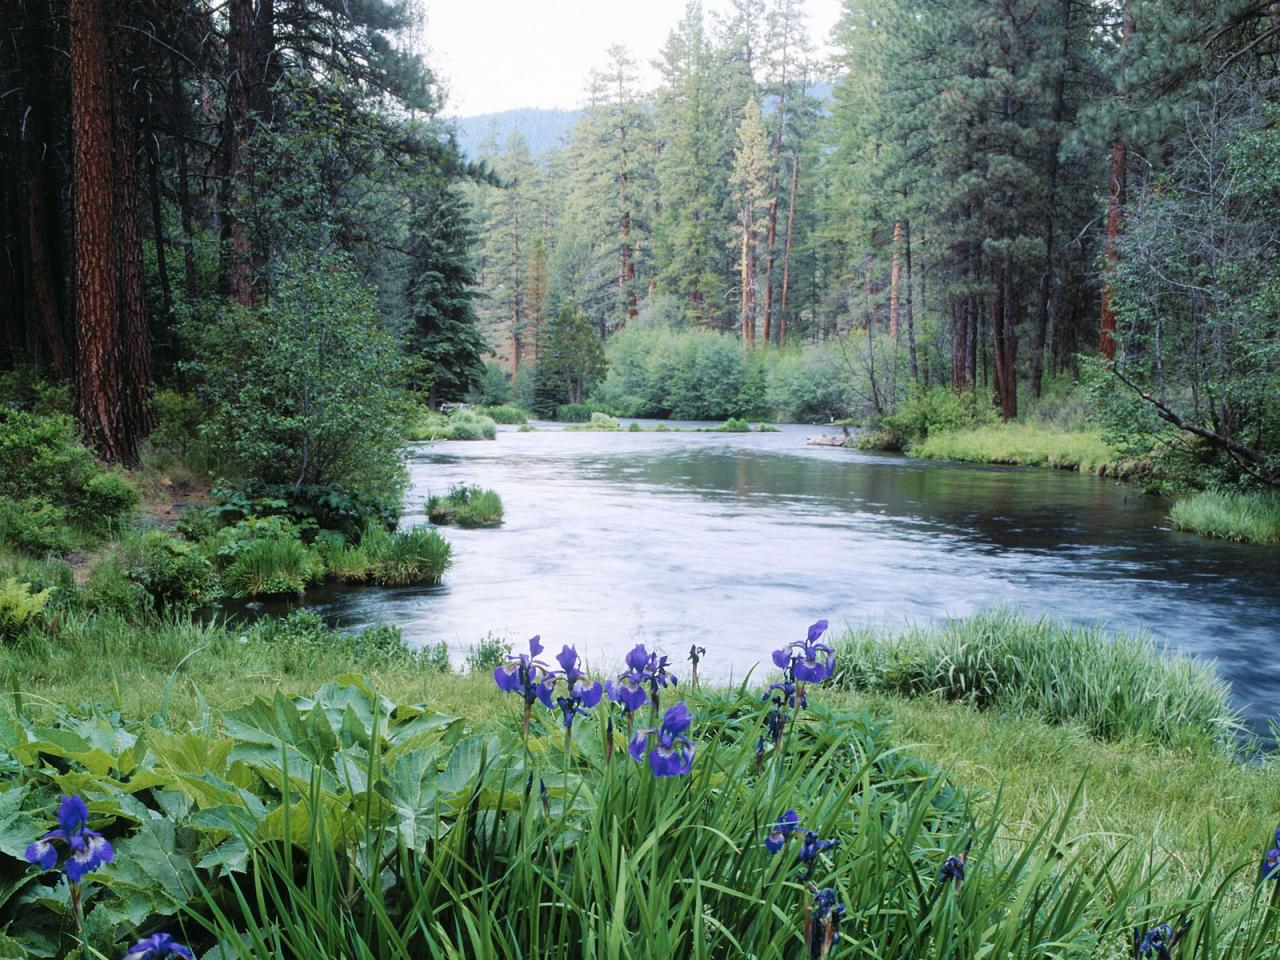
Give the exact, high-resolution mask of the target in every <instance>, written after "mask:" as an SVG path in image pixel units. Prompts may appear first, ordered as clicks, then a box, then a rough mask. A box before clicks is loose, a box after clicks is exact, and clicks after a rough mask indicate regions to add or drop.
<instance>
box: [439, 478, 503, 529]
mask: <svg viewBox="0 0 1280 960" xmlns="http://www.w3.org/2000/svg"><path fill="white" fill-rule="evenodd" d="M427 519H428V520H430V521H431V522H432V523H435V524H449V523H456V524H457V525H458V526H460V527H495V526H497V525H498V524H500V523H502V498H501V497H499V496H498V494H497V493H495V492H494V491H492V490H482V489H481V488H480V487H477V486H468V485H467V484H458V485H456V486H454V487H451V488H450V489H449V492H448V494H446V495H445V496H432V497H429V498H428V499H427Z"/></svg>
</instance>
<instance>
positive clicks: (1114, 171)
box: [1098, 3, 1133, 360]
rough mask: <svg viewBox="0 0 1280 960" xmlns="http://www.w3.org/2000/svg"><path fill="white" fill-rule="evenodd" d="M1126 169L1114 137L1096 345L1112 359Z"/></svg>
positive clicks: (1128, 30)
mask: <svg viewBox="0 0 1280 960" xmlns="http://www.w3.org/2000/svg"><path fill="white" fill-rule="evenodd" d="M1132 36H1133V18H1132V16H1131V15H1130V12H1129V4H1128V3H1126V4H1125V8H1124V30H1123V33H1122V34H1121V43H1122V44H1123V45H1124V46H1126V47H1127V46H1128V45H1129V39H1130V38H1131V37H1132ZM1121 96H1123V94H1122V95H1121ZM1128 173H1129V146H1128V144H1126V143H1125V142H1124V140H1118V141H1117V142H1116V143H1115V144H1114V145H1113V146H1112V148H1111V181H1110V185H1109V188H1108V190H1107V240H1106V250H1105V253H1106V264H1105V266H1104V269H1103V280H1102V319H1101V321H1100V323H1099V330H1098V348H1099V350H1100V351H1101V352H1102V356H1103V357H1104V358H1106V359H1107V360H1113V359H1115V355H1116V341H1115V333H1116V311H1115V305H1114V304H1113V303H1112V296H1113V291H1112V288H1111V277H1112V276H1113V275H1114V273H1115V269H1116V266H1117V265H1118V264H1119V262H1120V248H1119V245H1120V225H1121V222H1122V221H1123V220H1124V206H1125V199H1126V198H1125V193H1126V190H1125V186H1126V181H1127V180H1128Z"/></svg>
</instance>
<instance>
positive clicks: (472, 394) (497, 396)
mask: <svg viewBox="0 0 1280 960" xmlns="http://www.w3.org/2000/svg"><path fill="white" fill-rule="evenodd" d="M467 400H468V401H469V402H471V403H475V404H479V405H481V406H499V405H501V404H506V403H509V402H510V401H511V378H510V377H509V376H508V375H507V372H506V371H505V370H503V369H502V367H500V366H498V365H497V364H496V363H494V362H493V361H492V360H486V361H485V362H484V372H483V373H481V374H480V377H479V379H477V380H476V381H475V382H474V383H472V384H471V389H470V390H469V391H468V392H467ZM498 422H499V423H501V422H502V421H498Z"/></svg>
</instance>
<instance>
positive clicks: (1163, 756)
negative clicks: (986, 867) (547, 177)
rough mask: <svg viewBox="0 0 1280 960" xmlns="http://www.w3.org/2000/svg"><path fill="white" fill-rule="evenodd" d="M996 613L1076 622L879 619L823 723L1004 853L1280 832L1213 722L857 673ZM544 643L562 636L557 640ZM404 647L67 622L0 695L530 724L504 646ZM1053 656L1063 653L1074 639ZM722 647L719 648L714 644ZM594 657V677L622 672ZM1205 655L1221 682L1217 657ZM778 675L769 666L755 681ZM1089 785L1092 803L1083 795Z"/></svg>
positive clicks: (1261, 769)
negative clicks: (377, 711)
mask: <svg viewBox="0 0 1280 960" xmlns="http://www.w3.org/2000/svg"><path fill="white" fill-rule="evenodd" d="M995 624H1003V625H1004V626H1005V627H1006V628H1007V629H1010V630H1013V631H1015V632H1017V633H1018V635H1019V638H1020V640H1022V641H1028V642H1029V641H1038V640H1042V639H1044V637H1045V636H1046V631H1053V630H1058V631H1059V632H1060V633H1061V634H1062V635H1063V636H1071V635H1073V634H1072V632H1071V631H1070V630H1069V628H1063V627H1059V626H1057V625H1054V624H1052V623H1046V622H1040V623H1037V624H1032V623H1030V622H1029V621H1023V620H1019V619H1017V618H1016V617H1012V616H1011V615H1008V614H1000V613H993V614H986V615H983V616H980V617H976V618H972V619H971V620H969V621H963V622H961V623H960V624H958V625H953V626H952V627H950V628H937V629H929V628H913V629H912V630H909V631H905V632H903V633H900V634H894V635H890V634H883V633H881V634H879V639H878V640H874V641H873V635H872V634H870V633H865V632H864V633H859V634H856V635H851V636H849V637H846V638H844V639H843V640H840V641H838V642H837V649H838V651H839V663H840V671H839V673H838V675H837V684H838V686H837V688H834V689H829V688H827V687H826V686H824V687H822V688H820V689H818V688H815V689H814V690H812V691H811V694H812V699H813V706H814V709H816V710H818V711H819V713H817V714H815V717H818V718H819V720H820V718H821V716H823V715H824V714H823V713H822V712H821V711H834V712H835V713H836V714H838V715H841V716H862V717H864V719H863V720H861V721H859V723H860V724H862V725H865V728H866V729H868V730H876V731H879V732H878V733H876V734H875V738H876V739H877V741H878V742H882V746H883V747H884V748H885V749H892V750H897V751H901V752H902V753H903V755H904V756H918V757H920V758H921V759H923V760H925V761H927V762H929V763H931V764H934V765H936V767H937V770H938V771H939V773H940V774H941V775H942V776H943V777H945V779H946V780H947V781H948V782H949V783H951V784H953V785H954V786H955V787H957V788H959V789H960V790H962V791H963V792H964V793H965V795H966V796H969V797H970V798H971V799H972V801H973V803H974V804H976V806H975V807H974V809H975V810H976V811H981V814H982V816H984V817H991V818H994V819H995V820H997V821H998V822H999V824H1000V829H999V836H998V841H997V842H996V844H995V849H997V850H999V851H1001V852H1006V853H1007V852H1011V851H1014V850H1016V849H1017V848H1018V847H1019V845H1021V844H1024V843H1039V842H1041V840H1042V839H1043V838H1042V837H1040V831H1042V830H1043V829H1044V828H1046V827H1047V826H1048V825H1050V824H1053V823H1054V822H1055V819H1056V818H1057V817H1059V816H1060V815H1061V814H1062V812H1063V811H1064V810H1067V809H1068V808H1070V818H1069V820H1068V821H1067V822H1066V823H1064V824H1062V825H1061V828H1062V829H1063V830H1064V831H1065V832H1066V834H1067V835H1069V836H1071V837H1073V838H1074V839H1073V841H1072V842H1073V844H1077V845H1079V847H1078V849H1077V855H1078V856H1079V857H1080V858H1081V860H1082V862H1087V863H1090V864H1097V863H1101V862H1102V861H1103V859H1104V858H1106V857H1108V856H1111V855H1113V854H1114V855H1116V856H1117V857H1118V860H1117V861H1116V863H1117V864H1118V865H1120V866H1124V865H1138V864H1144V863H1146V864H1150V865H1156V866H1159V872H1158V875H1157V878H1156V884H1157V887H1158V891H1159V892H1163V893H1168V894H1169V895H1173V893H1174V892H1175V891H1177V890H1180V889H1182V888H1183V886H1184V885H1185V884H1187V883H1190V882H1191V881H1192V879H1193V878H1194V877H1196V876H1198V875H1199V873H1200V870H1201V868H1202V867H1203V865H1205V864H1214V870H1216V871H1219V872H1221V871H1224V870H1225V869H1226V860H1230V859H1231V855H1232V854H1233V853H1234V852H1240V851H1245V852H1248V851H1251V850H1253V849H1254V848H1255V847H1257V846H1258V844H1259V843H1261V842H1262V841H1264V840H1265V839H1266V837H1267V836H1268V835H1269V832H1270V831H1271V830H1273V829H1274V826H1275V824H1274V823H1272V821H1273V820H1275V819H1276V818H1277V816H1278V815H1280V811H1278V810H1277V809H1276V807H1275V797H1276V796H1277V795H1280V765H1278V764H1276V763H1274V762H1272V761H1271V760H1270V759H1268V760H1267V761H1266V762H1263V763H1255V764H1251V765H1245V764H1243V763H1241V762H1240V761H1239V760H1238V759H1237V758H1235V757H1234V756H1233V755H1232V754H1231V752H1230V750H1229V749H1226V748H1224V741H1223V740H1221V739H1220V738H1215V737H1213V736H1183V737H1172V738H1171V737H1168V736H1165V735H1163V734H1161V733H1160V731H1159V730H1157V729H1155V728H1153V727H1152V725H1151V724H1150V723H1148V722H1147V721H1146V720H1145V719H1144V718H1142V717H1141V716H1139V715H1138V714H1137V713H1134V712H1132V711H1130V710H1129V709H1128V706H1127V705H1121V706H1120V707H1119V708H1118V709H1117V710H1116V711H1115V716H1116V717H1117V718H1118V719H1117V722H1116V723H1115V724H1113V725H1112V726H1111V727H1109V728H1108V734H1107V737H1106V738H1105V739H1100V738H1099V737H1098V736H1097V735H1096V734H1097V732H1098V728H1097V722H1096V715H1095V714H1093V713H1091V712H1090V711H1088V710H1082V712H1081V713H1080V715H1079V716H1072V715H1070V714H1068V713H1059V714H1057V715H1051V714H1049V713H1047V712H1045V711H1043V710H1038V709H1033V708H1031V707H1029V706H1028V705H1029V704H1034V703H1035V702H1036V700H1037V697H1038V696H1039V695H1040V694H1039V692H1038V690H1039V687H1040V686H1041V684H1040V682H1039V680H1040V679H1041V678H1038V676H1037V674H1036V673H1035V672H1030V673H1022V674H1017V675H1013V674H1010V675H1008V676H1006V677H1005V678H1004V679H1003V681H1002V683H1003V684H1004V687H1005V689H1004V691H1003V695H1001V696H989V697H986V698H985V699H980V698H978V697H976V696H975V697H971V698H968V699H967V700H965V701H964V702H945V701H943V700H942V699H940V698H939V695H938V694H937V692H936V691H935V690H934V689H932V688H928V687H925V686H923V685H921V686H919V687H918V689H919V693H920V695H919V696H913V697H904V696H900V695H897V694H895V693H886V692H884V689H883V687H882V688H881V689H873V690H866V689H857V688H856V687H857V685H856V684H854V683H852V682H850V680H849V679H848V678H850V677H852V676H856V675H863V676H869V675H873V674H876V675H885V674H886V673H887V672H888V668H887V667H886V664H899V665H901V664H908V663H915V662H917V661H918V660H919V659H920V658H919V657H918V655H914V654H911V653H910V651H913V650H914V651H919V650H920V649H922V648H923V647H925V646H932V647H934V648H937V649H942V648H944V647H945V646H946V645H947V643H948V642H951V641H948V640H947V639H946V638H947V636H948V635H949V636H950V637H951V638H952V640H954V639H955V638H957V637H963V638H968V640H969V642H970V645H971V646H972V645H973V644H974V643H976V642H977V641H976V640H975V639H974V638H978V637H981V636H983V635H984V633H987V632H989V630H990V628H991V627H992V626H993V625H995ZM948 631H950V632H949V633H948ZM1074 636H1076V637H1077V638H1079V637H1083V636H1088V634H1081V633H1077V634H1074ZM1016 642H1017V641H1015V645H1016ZM1081 642H1083V641H1079V640H1077V646H1076V648H1075V649H1076V651H1077V653H1080V655H1082V656H1086V657H1088V656H1094V655H1095V654H1093V653H1090V652H1089V650H1088V649H1087V645H1086V646H1081V645H1080V643H1081ZM547 643H548V645H549V647H550V648H551V649H552V650H554V648H555V644H554V641H553V640H552V638H547ZM397 644H398V637H397V636H396V635H394V633H387V632H385V631H380V630H378V628H375V629H374V630H373V631H365V632H364V633H361V634H343V633H341V632H338V631H334V630H331V629H328V628H326V627H324V626H323V625H322V624H321V623H319V621H318V620H317V619H316V618H314V617H313V616H311V615H306V614H299V615H295V616H294V617H292V618H290V620H288V621H275V620H266V621H263V622H261V623H260V624H259V625H256V626H254V627H247V628H227V627H222V626H214V625H203V626H202V625H198V624H195V623H192V622H190V621H172V622H163V623H156V624H153V625H151V626H149V627H146V628H138V627H136V626H129V625H126V624H124V623H123V622H120V623H113V622H111V621H110V620H109V618H98V622H96V623H92V624H86V623H76V622H72V623H68V624H66V625H64V626H63V627H62V628H61V629H60V630H59V631H58V632H57V633H56V634H50V635H47V636H40V637H28V638H27V639H26V640H25V641H23V642H22V643H20V644H17V645H14V646H13V647H11V648H10V649H9V651H8V656H7V658H6V663H5V671H6V673H7V674H8V675H7V676H5V677H4V678H3V682H4V687H5V689H6V690H10V691H12V693H11V694H7V695H5V697H4V698H3V701H4V704H5V707H4V710H5V711H6V712H8V711H14V712H16V713H17V714H20V715H23V716H25V717H26V718H28V721H31V722H48V721H52V720H56V718H58V717H62V716H66V715H67V713H68V712H70V713H76V712H79V711H80V710H83V709H85V708H83V707H81V708H73V707H71V705H72V704H89V703H96V704H99V705H100V706H99V707H97V708H95V709H96V712H97V713H98V714H99V715H101V716H109V715H115V714H116V713H118V714H119V715H120V716H121V717H122V718H123V720H124V721H125V722H129V723H136V722H140V721H144V720H146V721H147V722H148V723H149V724H150V725H152V726H153V727H155V728H157V729H168V730H182V729H185V728H187V727H188V726H191V727H192V728H193V729H197V730H200V731H202V732H203V735H205V736H215V737H218V736H224V735H225V733H226V728H225V727H224V718H225V717H227V716H229V715H232V714H233V713H234V712H235V711H237V710H241V709H243V708H245V707H246V706H247V705H249V704H252V703H253V702H254V701H255V700H258V701H262V702H270V701H272V700H273V699H275V698H276V697H277V696H283V697H284V698H286V699H292V698H296V697H302V698H310V697H312V696H314V695H315V692H316V691H317V690H319V689H320V688H321V687H323V686H324V685H325V684H327V683H330V682H332V681H333V680H335V679H336V680H338V681H339V682H344V683H345V682H351V681H353V680H354V679H355V678H357V677H359V678H362V679H360V681H359V683H360V684H361V685H362V686H363V687H365V688H367V689H369V690H374V691H376V692H377V693H378V694H379V695H380V696H383V697H387V698H389V700H390V701H393V702H396V703H400V704H424V705H425V706H426V707H427V708H428V709H430V710H434V711H438V712H440V713H444V714H448V715H451V716H455V717H459V718H461V719H462V720H463V721H465V722H466V723H468V724H471V725H480V724H484V723H487V722H493V721H495V720H499V719H500V718H504V717H506V718H507V719H509V720H511V721H512V723H516V713H517V712H518V710H517V706H518V705H517V704H515V703H513V702H512V701H511V699H510V698H508V697H504V696H503V695H502V694H501V692H500V691H499V690H498V688H497V687H496V685H495V684H494V682H493V677H492V675H491V672H490V670H491V664H492V663H493V662H495V661H494V656H493V651H492V650H491V651H489V657H488V659H487V660H486V661H485V662H483V663H481V662H477V663H475V667H476V669H474V670H473V671H471V672H469V673H465V674H458V673H453V672H448V663H447V660H445V659H443V658H442V657H441V655H440V654H439V653H437V652H435V651H427V652H425V653H411V652H409V651H406V650H404V649H403V648H401V647H399V646H397ZM873 644H874V646H873ZM988 648H989V653H990V656H991V659H992V660H993V661H994V660H996V659H997V658H998V656H999V655H1002V654H1001V651H1003V652H1005V653H1007V652H1008V651H1009V650H1010V649H1011V648H1012V647H1011V645H1010V644H1009V643H1008V642H1004V644H1003V646H1001V645H1000V644H998V643H993V644H988ZM1082 651H1083V652H1082ZM668 652H675V651H668ZM1149 653H1150V651H1146V652H1143V651H1139V650H1137V648H1134V647H1132V646H1130V648H1129V652H1128V654H1127V655H1126V656H1127V657H1128V658H1129V659H1128V662H1131V663H1133V664H1135V665H1136V664H1137V661H1138V660H1140V659H1143V658H1144V657H1147V656H1148V654H1149ZM1051 655H1052V656H1059V657H1064V656H1066V654H1065V651H1064V649H1063V648H1062V647H1061V646H1058V647H1057V648H1053V649H1052V653H1051ZM711 658H712V662H713V659H714V651H712V653H711ZM1045 659H1046V660H1047V659H1048V657H1046V658H1045ZM229 666H230V669H229ZM588 666H589V668H591V669H590V672H591V673H593V674H596V675H607V674H609V673H612V672H614V671H615V668H617V665H616V664H589V665H588ZM955 666H956V670H957V671H961V670H964V669H967V668H966V667H965V666H964V665H963V664H957V665H955ZM1058 666H1059V667H1060V668H1061V669H1062V671H1064V674H1065V673H1066V672H1067V671H1069V672H1070V674H1071V675H1073V676H1074V675H1079V676H1082V677H1084V678H1086V679H1084V680H1082V681H1079V682H1082V683H1088V682H1089V679H1088V678H1090V677H1094V678H1097V677H1098V676H1099V670H1098V669H1096V668H1093V667H1091V665H1090V664H1088V663H1080V662H1071V661H1070V660H1069V659H1064V660H1063V661H1062V662H1060V663H1059V664H1058ZM1148 666H1151V667H1152V668H1153V669H1152V671H1151V676H1149V677H1148V678H1147V679H1146V681H1145V683H1146V687H1145V689H1144V690H1142V691H1141V692H1139V691H1138V690H1137V689H1135V691H1134V692H1133V696H1134V697H1135V698H1139V697H1144V698H1154V700H1155V701H1156V702H1163V703H1170V702H1172V701H1173V700H1174V699H1175V698H1177V697H1179V696H1183V695H1185V694H1186V676H1187V670H1188V665H1187V664H1185V663H1178V662H1171V663H1169V664H1168V666H1167V669H1164V668H1161V667H1160V665H1159V664H1158V663H1157V662H1155V661H1148ZM704 669H705V668H704ZM1199 669H1200V670H1203V671H1204V676H1205V679H1206V680H1211V674H1209V672H1208V671H1207V670H1204V668H1199ZM678 673H679V674H680V675H681V680H682V681H683V682H682V683H681V685H680V687H679V688H677V689H678V690H679V691H680V692H679V693H678V694H669V696H685V697H690V696H698V695H697V694H694V693H693V692H692V691H690V690H689V688H688V677H687V675H686V674H685V671H683V670H679V671H678ZM766 682H767V681H766V679H765V677H763V676H761V677H760V678H759V679H758V680H757V681H756V683H755V685H756V686H763V685H764V684H765V683H766ZM1211 686H1212V684H1211ZM1215 689H1216V688H1215ZM1115 692H1116V693H1117V694H1121V695H1122V694H1123V692H1124V691H1123V690H1118V689H1117V690H1115ZM740 696H741V695H740V694H739V693H735V692H733V691H730V690H721V689H716V688H714V687H709V688H707V689H706V690H705V691H704V693H703V694H702V695H701V697H702V698H703V699H704V700H705V701H706V702H707V703H726V702H736V701H737V699H738V698H740ZM1069 699H1070V698H1069V697H1068V698H1064V701H1063V702H1064V703H1065V702H1066V701H1067V700H1069ZM748 700H749V701H750V702H751V703H754V704H756V705H757V706H756V707H755V708H753V709H754V710H756V711H761V710H764V709H765V708H764V707H761V706H759V704H760V700H759V696H758V693H756V694H752V696H751V697H748V698H746V699H745V700H743V701H742V702H743V703H744V704H745V703H746V702H747V701H748ZM980 707H982V708H981V709H980ZM535 709H536V710H538V711H542V708H541V707H537V706H535ZM104 710H105V711H106V712H105V713H104V712H103V711H104ZM1210 712H1212V711H1210ZM540 715H541V714H540ZM148 718H151V719H149V720H148ZM738 722H740V723H746V724H747V725H748V726H750V725H751V724H752V723H754V722H756V721H754V720H752V719H751V718H750V717H749V716H748V717H745V718H743V719H741V720H740V721H738ZM820 722H821V721H820ZM1189 722H1190V723H1191V724H1192V725H1194V724H1195V723H1196V722H1197V721H1195V720H1194V719H1192V720H1190V721H1189ZM886 724H887V726H886ZM1077 793H1078V794H1079V796H1078V802H1077V803H1076V805H1075V806H1074V807H1071V806H1070V803H1069V801H1070V799H1071V798H1072V797H1073V796H1076V795H1077ZM1224 851H1226V853H1225V854H1224ZM1218 878H1219V877H1218V876H1215V877H1214V879H1218Z"/></svg>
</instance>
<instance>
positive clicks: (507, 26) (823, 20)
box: [424, 0, 840, 116]
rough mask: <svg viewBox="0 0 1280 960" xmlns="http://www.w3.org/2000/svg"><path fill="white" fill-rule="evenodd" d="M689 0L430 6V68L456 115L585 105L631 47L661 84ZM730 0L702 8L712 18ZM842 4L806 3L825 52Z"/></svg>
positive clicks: (448, 0) (650, 82)
mask: <svg viewBox="0 0 1280 960" xmlns="http://www.w3.org/2000/svg"><path fill="white" fill-rule="evenodd" d="M685 3H686V0H629V2H625V3H624V2H621V0H424V6H425V8H426V14H427V22H426V29H425V31H424V33H425V38H424V39H425V43H424V47H425V50H426V53H427V59H428V61H429V62H430V64H431V66H432V67H433V68H434V70H435V71H436V74H437V76H439V77H440V78H441V79H442V80H443V81H444V82H445V85H446V88H447V90H448V102H447V104H446V108H445V114H446V115H448V116H470V115H473V114H477V113H493V112H496V111H499V110H510V109H514V108H517V107H561V108H573V107H577V106H579V105H580V104H581V101H582V99H583V94H584V91H585V90H586V86H587V77H588V75H589V74H590V72H591V70H592V69H600V68H603V67H604V65H605V51H606V50H607V49H608V48H609V47H610V46H612V45H613V44H622V45H623V46H626V47H627V48H628V49H629V50H630V51H631V55H632V57H633V58H634V59H635V60H636V62H637V63H638V64H639V65H640V66H641V68H642V71H643V72H642V77H641V79H642V80H643V82H644V84H645V86H646V87H650V88H651V87H653V86H654V85H656V81H657V75H656V73H655V72H654V71H653V69H652V68H651V66H650V63H649V61H651V60H652V59H653V58H654V57H656V56H657V55H658V51H659V49H660V48H661V47H662V44H663V42H664V41H665V40H666V38H667V34H668V33H670V32H671V29H672V28H673V27H674V26H675V25H676V23H678V22H679V20H680V18H681V17H682V16H683V15H684V10H685ZM728 7H729V4H728V2H727V0H703V9H704V11H705V13H706V14H707V18H708V21H709V20H710V17H711V14H713V13H721V12H724V11H726V10H727V9H728ZM839 9H840V0H806V2H805V11H806V13H807V14H808V17H809V27H810V31H809V32H810V36H812V37H813V38H814V40H815V43H816V45H817V47H818V49H819V50H823V49H825V41H826V38H827V36H828V35H829V34H830V32H831V28H832V27H833V26H834V25H835V22H836V18H837V16H838V15H839Z"/></svg>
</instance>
